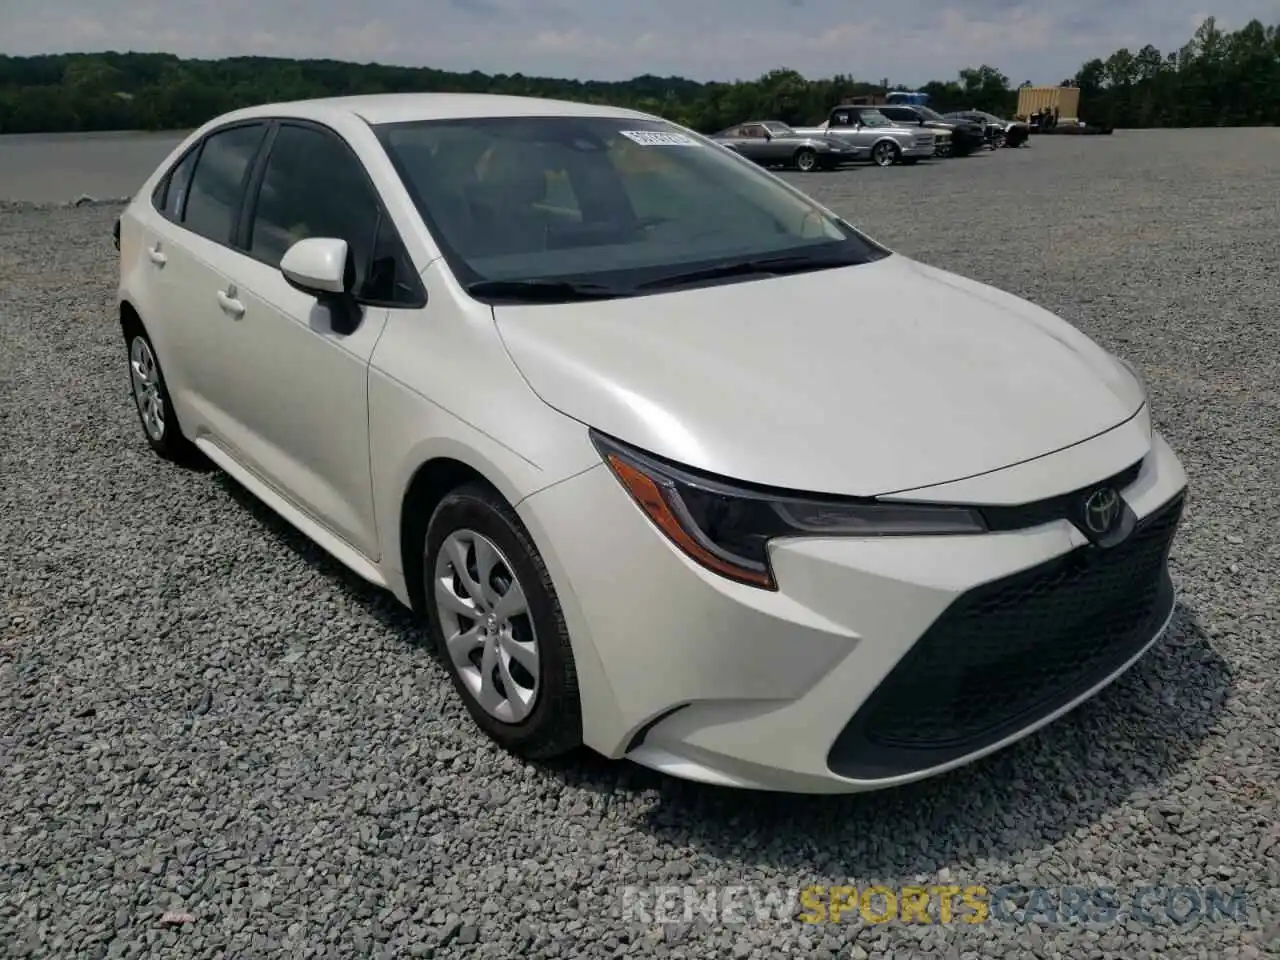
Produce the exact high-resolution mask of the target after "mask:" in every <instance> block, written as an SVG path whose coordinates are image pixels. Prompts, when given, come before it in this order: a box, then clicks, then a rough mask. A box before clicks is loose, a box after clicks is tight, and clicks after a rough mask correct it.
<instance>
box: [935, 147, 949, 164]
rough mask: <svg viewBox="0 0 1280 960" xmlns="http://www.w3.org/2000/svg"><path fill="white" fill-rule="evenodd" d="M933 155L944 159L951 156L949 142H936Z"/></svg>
mask: <svg viewBox="0 0 1280 960" xmlns="http://www.w3.org/2000/svg"><path fill="white" fill-rule="evenodd" d="M933 155H934V156H935V157H937V158H938V159H940V160H945V159H946V158H947V157H949V156H951V144H949V143H940V144H938V145H937V146H936V147H934V148H933Z"/></svg>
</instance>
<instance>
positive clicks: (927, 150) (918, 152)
mask: <svg viewBox="0 0 1280 960" xmlns="http://www.w3.org/2000/svg"><path fill="white" fill-rule="evenodd" d="M936 144H937V141H935V140H931V141H929V142H928V143H912V144H910V145H909V146H904V147H903V148H902V156H904V157H907V158H927V157H932V156H933V153H934V150H935V149H936Z"/></svg>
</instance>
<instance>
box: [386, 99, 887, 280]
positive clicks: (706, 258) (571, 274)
mask: <svg viewBox="0 0 1280 960" xmlns="http://www.w3.org/2000/svg"><path fill="white" fill-rule="evenodd" d="M377 133H378V136H379V139H380V140H381V142H382V144H383V146H384V147H385V149H386V150H387V153H388V155H389V156H390V158H391V160H392V163H393V165H394V166H395V167H396V169H397V170H398V172H399V174H400V176H401V177H402V179H403V180H404V183H405V185H406V187H407V188H408V190H409V192H410V194H411V196H412V197H413V198H414V201H415V203H416V204H417V206H418V209H419V212H420V213H421V214H422V216H423V219H424V220H425V221H426V223H427V225H428V227H429V229H430V230H431V232H432V234H433V235H434V236H435V238H436V240H437V242H438V243H439V244H440V247H441V250H442V252H443V253H444V255H445V258H446V260H447V261H448V262H449V265H450V266H451V268H452V269H453V270H454V273H455V274H456V275H457V276H458V278H459V280H460V281H461V282H463V283H465V284H468V285H471V284H475V283H477V282H480V281H530V280H538V281H547V280H561V281H566V282H567V281H573V282H575V283H581V282H583V281H589V282H591V283H592V284H596V285H604V286H608V287H609V288H611V289H613V290H616V291H634V290H635V289H636V288H637V287H638V286H641V285H647V284H650V283H653V282H654V281H658V282H662V281H663V279H664V278H671V277H672V276H673V275H676V274H682V273H684V272H687V271H688V270H689V269H690V268H691V267H693V266H697V265H703V264H716V265H721V266H725V265H732V264H735V263H745V262H751V261H756V260H760V259H762V258H790V262H803V263H807V264H809V265H810V266H812V267H813V268H814V269H818V268H825V267H827V266H843V265H849V264H855V263H866V262H869V261H871V260H875V259H879V258H880V257H882V256H885V255H887V254H886V251H884V250H883V249H882V248H880V247H879V246H877V245H876V244H875V243H873V242H872V241H871V240H869V239H867V238H866V237H864V236H862V235H861V234H859V233H858V232H857V231H855V230H854V229H853V228H852V227H850V226H849V225H848V224H846V223H844V222H843V221H841V220H838V219H837V218H835V217H832V216H831V215H830V214H827V213H825V212H824V211H822V210H821V209H820V208H818V207H817V206H816V205H815V204H813V203H812V202H811V201H809V200H808V199H806V198H805V197H803V196H802V195H799V194H797V193H795V192H793V191H791V190H790V189H788V188H787V187H785V186H783V185H781V184H780V183H778V182H777V180H775V179H774V178H773V177H771V176H769V175H768V174H766V173H764V172H762V171H760V170H758V169H757V168H756V167H754V166H753V165H749V164H747V163H744V162H743V161H742V160H740V159H738V158H736V157H735V156H733V154H731V153H729V152H727V151H725V150H723V149H720V148H719V147H717V146H715V145H713V144H711V143H709V142H708V141H705V140H703V139H701V138H699V137H694V136H692V135H690V134H688V133H685V132H684V131H682V130H680V128H678V127H675V126H673V125H671V124H668V123H664V122H662V121H652V120H631V119H626V118H613V117H520V118H479V119H467V120H432V121H421V122H413V123H400V124H389V125H382V126H380V127H378V128H377Z"/></svg>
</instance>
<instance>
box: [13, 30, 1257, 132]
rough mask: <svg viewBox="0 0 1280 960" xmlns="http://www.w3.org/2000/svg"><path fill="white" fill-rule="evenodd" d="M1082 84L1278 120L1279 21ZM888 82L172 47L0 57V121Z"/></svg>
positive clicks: (682, 110)
mask: <svg viewBox="0 0 1280 960" xmlns="http://www.w3.org/2000/svg"><path fill="white" fill-rule="evenodd" d="M1066 83H1070V84H1072V85H1074V86H1077V87H1079V89H1080V104H1081V107H1080V109H1081V113H1082V115H1083V117H1084V119H1085V120H1092V121H1094V122H1102V123H1108V124H1111V125H1112V126H1116V127H1144V126H1205V125H1218V124H1220V125H1232V124H1252V125H1256V124H1275V123H1277V122H1280V27H1277V26H1275V25H1273V26H1265V25H1264V24H1262V23H1260V22H1259V21H1256V20H1255V21H1252V22H1250V23H1248V24H1246V25H1245V26H1244V27H1242V28H1241V29H1239V30H1237V31H1235V32H1231V33H1228V32H1225V31H1223V30H1222V29H1220V28H1219V26H1218V24H1217V21H1215V20H1214V19H1213V18H1212V17H1210V18H1207V19H1206V20H1205V21H1204V23H1202V24H1201V25H1200V27H1199V29H1198V30H1196V32H1195V35H1194V36H1193V37H1191V38H1190V40H1189V41H1188V43H1187V44H1186V45H1185V46H1184V47H1183V48H1181V49H1180V50H1178V51H1175V52H1170V53H1167V54H1165V55H1163V56H1162V55H1161V52H1160V51H1159V50H1157V49H1156V48H1155V47H1153V46H1151V45H1150V44H1148V45H1146V46H1143V47H1142V48H1140V49H1139V50H1138V52H1137V53H1136V54H1135V53H1133V52H1131V51H1130V50H1128V49H1120V50H1117V51H1115V52H1114V53H1111V54H1109V55H1107V56H1101V57H1096V58H1094V59H1091V60H1089V61H1088V62H1087V63H1085V64H1083V65H1082V66H1081V67H1080V69H1079V71H1077V73H1076V75H1075V77H1074V78H1072V79H1071V80H1069V81H1064V84H1066ZM887 87H888V81H884V83H865V82H861V81H858V80H855V79H854V78H853V77H850V76H835V77H827V78H821V79H809V78H806V77H804V76H803V75H802V74H800V73H798V72H797V71H795V70H793V69H789V68H786V67H779V68H776V69H772V70H770V71H769V72H767V73H765V74H764V75H763V76H761V77H760V78H759V79H757V80H752V81H743V82H737V83H699V82H697V81H694V80H688V79H685V78H683V77H658V76H653V75H645V76H640V77H636V78H634V79H632V80H627V81H622V82H602V81H579V80H561V79H553V78H548V77H529V76H524V75H522V74H519V73H516V74H496V75H489V74H485V73H480V72H479V71H471V72H470V73H450V72H448V71H443V70H434V69H431V68H426V67H422V68H414V67H395V66H386V65H382V64H355V63H343V62H340V61H335V60H283V59H276V58H270V57H233V58H230V59H226V60H180V59H179V58H178V57H176V56H173V55H172V54H163V53H118V52H114V51H107V52H102V53H79V54H58V55H51V56H36V57H10V56H0V133H42V132H52V131H63V130H110V129H150V130H163V129H170V130H175V129H188V128H191V127H195V126H198V125H199V124H201V123H204V122H205V121H206V120H209V119H211V118H212V117H215V116H217V115H218V114H220V113H222V112H224V111H226V110H230V109H233V108H236V107H243V106H249V105H252V104H259V103H267V102H273V101H280V100H290V99H302V98H307V97H317V96H342V95H348V94H361V93H390V92H402V91H403V92H415V91H446V92H448V91H452V92H467V93H484V92H493V93H508V94H521V95H526V96H541V97H555V98H561V99H569V100H580V101H585V102H589V103H609V104H617V105H619V106H627V107H638V108H640V109H643V110H646V111H649V112H651V113H655V114H659V115H661V116H665V117H669V118H671V119H672V120H675V121H677V122H679V123H682V124H685V125H687V126H691V127H694V128H695V129H699V130H702V131H706V132H711V131H715V130H720V129H723V128H724V127H727V126H730V125H731V124H734V123H739V122H741V121H743V120H746V119H778V120H785V121H787V122H790V123H793V124H808V123H814V122H817V121H820V120H822V119H824V118H825V117H826V115H827V113H828V111H830V109H831V108H832V107H833V106H835V105H836V104H837V103H839V102H840V101H841V100H842V99H843V98H845V97H848V96H857V95H862V94H869V93H884V92H885V90H886V88H887ZM920 89H921V90H923V91H924V92H925V93H928V94H929V96H930V103H931V105H932V106H934V107H936V108H937V109H939V110H954V109H962V108H970V109H980V110H988V111H990V112H992V113H997V114H1002V115H1008V114H1010V113H1012V112H1013V109H1014V106H1015V102H1016V96H1017V94H1016V90H1013V89H1011V85H1010V81H1009V78H1008V77H1007V76H1006V75H1005V74H1004V73H1002V72H1001V71H1000V70H999V69H997V68H996V67H993V66H991V65H989V64H982V65H980V66H977V67H967V68H965V69H964V70H961V71H960V73H959V75H958V77H957V78H956V79H952V80H934V81H931V82H929V83H926V84H924V85H923V86H922V87H920Z"/></svg>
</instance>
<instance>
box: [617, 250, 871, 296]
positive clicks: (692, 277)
mask: <svg viewBox="0 0 1280 960" xmlns="http://www.w3.org/2000/svg"><path fill="white" fill-rule="evenodd" d="M865 262H866V261H865V260H862V259H860V258H850V257H806V256H795V255H792V256H785V257H762V258H758V259H755V260H738V261H734V262H732V263H720V264H716V265H715V266H712V267H703V268H702V269H700V270H688V271H686V272H684V273H673V274H671V275H670V276H666V277H658V278H657V279H656V280H646V281H645V282H644V283H641V284H637V285H636V289H637V290H657V289H661V288H662V287H678V286H680V285H682V284H685V283H697V282H698V281H700V280H719V279H720V278H722V277H746V276H775V277H776V276H783V275H785V274H789V273H804V272H806V271H809V270H830V269H832V268H834V267H852V266H855V265H857V264H860V263H865Z"/></svg>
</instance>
